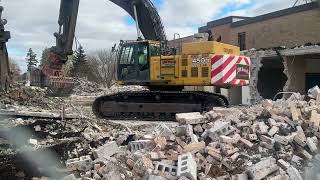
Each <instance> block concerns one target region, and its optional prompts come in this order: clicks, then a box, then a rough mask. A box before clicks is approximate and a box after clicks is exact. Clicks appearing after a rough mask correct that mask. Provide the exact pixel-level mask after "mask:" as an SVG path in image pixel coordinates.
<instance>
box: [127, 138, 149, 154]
mask: <svg viewBox="0 0 320 180" xmlns="http://www.w3.org/2000/svg"><path fill="white" fill-rule="evenodd" d="M154 146H155V144H154V142H153V141H151V140H139V141H131V142H130V143H129V149H130V151H131V152H135V151H140V150H152V149H153V148H154Z"/></svg>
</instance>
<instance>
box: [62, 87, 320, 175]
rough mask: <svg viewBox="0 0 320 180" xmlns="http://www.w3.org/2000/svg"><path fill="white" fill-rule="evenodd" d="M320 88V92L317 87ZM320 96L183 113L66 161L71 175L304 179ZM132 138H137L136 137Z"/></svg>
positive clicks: (314, 143)
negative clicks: (171, 123) (170, 121)
mask: <svg viewBox="0 0 320 180" xmlns="http://www.w3.org/2000/svg"><path fill="white" fill-rule="evenodd" d="M317 93H318V94H320V92H317ZM319 113H320V98H319V96H318V100H315V99H311V100H310V101H309V102H307V101H304V96H301V95H299V94H294V95H292V96H291V97H290V98H289V99H288V100H278V101H276V102H273V101H270V100H265V101H263V102H262V103H261V104H259V105H255V106H251V107H239V108H214V109H213V110H212V111H210V112H208V113H206V114H200V113H183V114H177V115H176V119H177V121H178V123H179V125H178V126H176V127H175V128H169V127H168V126H166V125H165V124H164V123H160V124H159V125H158V126H157V127H156V128H155V129H153V131H152V132H150V133H147V134H144V135H142V134H141V135H139V136H137V137H138V138H136V139H134V138H132V136H129V134H127V135H125V136H119V137H118V138H114V140H113V141H112V140H111V141H108V142H107V143H106V144H104V145H102V146H100V147H98V148H96V149H93V150H92V154H88V155H87V156H82V157H79V158H75V159H69V160H67V161H66V167H67V169H68V170H69V172H70V173H72V174H70V175H69V176H66V177H65V178H64V179H76V178H80V177H81V178H82V179H114V180H118V179H119V180H120V179H148V180H162V179H191V180H196V179H200V180H201V179H203V180H210V179H235V180H246V179H257V180H259V179H266V178H269V179H272V180H280V179H281V180H282V179H284V180H285V179H288V180H289V179H294V180H300V179H302V175H301V174H302V171H303V170H304V168H303V167H305V166H306V162H308V161H309V160H311V159H313V157H314V155H315V154H316V153H317V152H318V145H319V142H318V138H320V131H319V126H320V114H319ZM130 137H131V138H130Z"/></svg>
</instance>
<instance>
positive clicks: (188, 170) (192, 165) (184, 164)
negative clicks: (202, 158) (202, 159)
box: [178, 153, 197, 180]
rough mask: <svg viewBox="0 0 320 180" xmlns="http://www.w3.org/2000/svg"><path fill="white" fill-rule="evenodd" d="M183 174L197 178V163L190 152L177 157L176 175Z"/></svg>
mask: <svg viewBox="0 0 320 180" xmlns="http://www.w3.org/2000/svg"><path fill="white" fill-rule="evenodd" d="M181 176H185V177H188V178H189V179H191V180H197V163H196V161H195V160H194V159H193V157H192V154H191V153H187V154H183V155H180V156H179V157H178V177H181Z"/></svg>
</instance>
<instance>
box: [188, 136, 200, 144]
mask: <svg viewBox="0 0 320 180" xmlns="http://www.w3.org/2000/svg"><path fill="white" fill-rule="evenodd" d="M190 139H191V142H192V143H198V142H199V139H198V136H197V135H195V134H192V135H190Z"/></svg>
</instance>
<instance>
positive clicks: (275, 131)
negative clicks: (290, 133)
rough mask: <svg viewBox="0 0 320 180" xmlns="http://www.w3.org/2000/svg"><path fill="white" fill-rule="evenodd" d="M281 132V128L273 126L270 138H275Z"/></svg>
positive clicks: (269, 133)
mask: <svg viewBox="0 0 320 180" xmlns="http://www.w3.org/2000/svg"><path fill="white" fill-rule="evenodd" d="M278 131H279V127H277V126H272V128H271V129H270V130H269V132H268V135H269V136H270V137H272V136H274V135H275V134H276V133H277V132H278Z"/></svg>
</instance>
